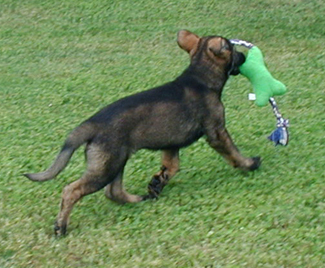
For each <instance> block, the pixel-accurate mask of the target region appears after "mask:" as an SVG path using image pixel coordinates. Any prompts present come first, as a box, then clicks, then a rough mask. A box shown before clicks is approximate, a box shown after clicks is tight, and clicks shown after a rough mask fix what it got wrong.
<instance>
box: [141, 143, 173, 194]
mask: <svg viewBox="0 0 325 268" xmlns="http://www.w3.org/2000/svg"><path fill="white" fill-rule="evenodd" d="M178 171H179V150H178V149H174V150H164V151H163V153H162V167H161V169H160V171H159V172H158V173H156V174H155V175H154V176H153V177H152V180H151V182H150V183H149V185H148V195H147V196H145V199H154V198H158V196H159V194H160V193H161V192H162V190H163V188H164V187H165V186H166V185H167V183H168V182H169V181H170V179H171V178H172V177H174V176H175V174H176V173H177V172H178Z"/></svg>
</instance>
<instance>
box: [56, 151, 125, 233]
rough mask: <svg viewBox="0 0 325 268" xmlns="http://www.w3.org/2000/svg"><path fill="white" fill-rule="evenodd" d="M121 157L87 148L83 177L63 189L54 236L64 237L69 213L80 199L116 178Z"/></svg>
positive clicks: (122, 161) (119, 170)
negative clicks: (85, 167)
mask: <svg viewBox="0 0 325 268" xmlns="http://www.w3.org/2000/svg"><path fill="white" fill-rule="evenodd" d="M125 162H126V160H125V158H124V157H122V156H120V157H119V156H114V157H113V156H112V155H111V154H110V153H107V152H105V151H103V150H101V149H100V148H99V147H95V146H88V148H87V163H88V167H87V170H86V172H85V173H84V175H83V176H82V177H81V178H80V179H79V180H77V181H74V182H72V183H71V184H69V185H67V186H66V187H65V188H64V189H63V193H62V201H61V209H60V212H59V214H58V216H57V220H56V223H55V226H54V231H55V234H56V235H65V234H66V230H67V225H68V222H69V217H70V213H71V211H72V209H73V206H74V204H75V203H77V202H78V201H79V200H80V199H81V198H82V197H84V196H86V195H88V194H91V193H94V192H97V191H99V190H100V189H102V188H104V187H105V186H106V185H107V184H109V183H110V182H111V181H113V180H114V178H116V176H117V174H119V173H120V172H121V170H123V168H124V164H125Z"/></svg>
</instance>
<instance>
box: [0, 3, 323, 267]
mask: <svg viewBox="0 0 325 268" xmlns="http://www.w3.org/2000/svg"><path fill="white" fill-rule="evenodd" d="M324 14H325V5H324V3H323V1H321V0H310V1H304V0H295V1H289V0H284V1H283V0H267V1H266V0H260V1H251V0H250V1H249V0H243V1H220V0H213V1H212V0H204V1H203V0H198V1H192V0H178V1H170V0H165V1H144V0H140V1H130V0H129V1H128V0H119V1H112V0H107V1H100V0H94V1H85V0H79V1H77V0H67V1H54V0H42V1H41V0H28V1H27V0H22V1H14V0H0V100H1V105H0V134H1V139H0V148H1V168H0V175H1V176H0V226H1V227H0V267H19V268H20V267H37V268H38V267H49V268H53V267H130V268H134V267H166V268H167V267H168V268H169V267H213V268H217V267H218V268H219V267H249V268H251V267H263V268H267V267H294V268H296V267H302V268H305V267H315V268H319V267H325V177H324V164H325V145H324V144H325V133H324V130H325V112H324V107H325V95H324V94H325V90H324V88H325V82H324V77H325V76H324V70H325V52H324V43H325V27H324V25H325V17H324ZM184 28H185V29H188V30H191V31H193V32H195V33H197V34H199V35H214V34H218V35H223V36H225V37H228V38H241V39H245V40H249V41H251V42H253V43H255V44H257V45H258V46H259V47H260V48H261V49H262V51H263V52H264V54H265V58H266V61H267V64H268V67H269V70H270V71H271V72H272V74H273V75H274V76H275V77H276V78H277V79H279V80H281V81H282V82H284V83H285V84H286V85H287V87H288V93H287V94H286V95H284V96H281V97H278V98H276V100H277V102H278V104H279V107H280V111H281V112H282V113H283V115H284V117H286V118H289V119H290V123H291V127H290V134H291V136H290V138H291V140H290V143H289V145H288V146H287V147H274V146H273V144H272V143H271V142H269V141H268V140H266V137H267V136H268V135H269V134H270V133H271V132H272V131H273V130H274V128H275V123H276V121H275V118H274V116H273V113H272V110H271V107H269V106H268V107H263V108H259V107H257V106H255V105H254V104H253V103H252V102H249V101H248V100H247V94H248V93H249V92H251V91H252V89H251V87H250V85H249V83H248V81H247V80H246V79H245V78H243V77H233V78H231V79H230V81H229V82H228V83H227V85H226V87H225V91H224V95H223V99H224V103H225V105H226V112H227V124H228V129H229V131H230V132H231V134H232V136H233V138H234V140H235V142H236V143H237V145H238V147H239V148H240V149H241V151H242V152H243V153H244V154H245V155H247V156H255V155H260V156H262V158H263V164H262V167H261V168H260V169H259V170H258V171H256V172H253V173H248V174H245V173H242V172H240V171H238V170H235V169H232V168H231V167H230V166H228V165H227V164H226V163H225V162H224V161H223V159H221V157H220V156H219V155H217V154H216V153H215V152H214V151H213V150H212V149H211V148H209V146H208V145H207V144H206V142H205V140H204V139H201V140H199V142H197V143H196V144H194V145H192V146H190V147H188V148H186V149H184V150H182V152H181V168H182V169H181V172H180V173H179V174H178V175H177V176H176V177H175V178H174V179H173V180H172V181H171V182H170V184H169V185H168V186H167V187H166V188H165V190H164V192H163V194H162V195H161V198H160V199H159V200H157V201H146V202H143V203H139V204H136V205H124V206H120V205H117V204H115V203H112V202H110V201H108V200H106V198H105V197H104V194H103V192H102V191H100V192H98V193H96V194H93V195H90V196H87V197H86V198H84V199H83V200H82V201H81V202H80V203H78V205H76V206H75V208H74V210H73V213H72V217H71V224H70V226H69V230H68V232H69V233H68V236H67V237H65V238H63V239H56V238H55V237H54V236H53V230H52V228H53V222H54V219H55V217H56V214H57V212H58V209H59V202H60V196H61V191H62V188H63V187H64V185H66V184H68V183H69V182H71V181H73V180H75V179H77V178H78V177H79V176H80V175H81V173H82V172H83V170H84V157H83V150H79V151H78V152H77V153H76V154H75V155H74V157H73V159H72V161H71V162H70V165H69V166H68V167H67V169H66V170H65V171H64V172H63V173H61V174H60V175H59V176H58V178H57V179H55V180H52V181H49V182H46V183H33V182H31V181H28V180H27V179H26V178H24V177H22V176H21V174H22V173H25V172H37V171H41V170H43V169H45V168H47V167H48V165H49V164H50V163H51V162H52V161H53V159H54V158H55V156H56V154H57V152H58V151H59V149H60V147H61V145H62V143H63V141H64V139H65V137H66V135H67V133H69V132H70V131H71V130H72V129H73V128H74V127H75V126H76V125H78V124H79V123H80V122H82V121H83V120H84V119H86V118H87V117H89V116H90V115H92V114H93V113H94V112H96V111H97V110H98V109H99V108H101V107H103V106H105V105H106V104H108V103H111V102H113V101H115V100H117V99H119V98H121V97H123V96H127V95H129V94H132V93H135V92H139V91H142V90H145V89H148V88H150V87H153V86H157V85H160V84H162V83H165V82H167V81H170V80H172V79H173V78H175V77H176V76H177V75H178V74H180V73H181V72H182V71H183V70H184V68H186V66H187V65H188V63H189V61H188V56H187V55H186V53H185V52H183V51H182V50H180V49H179V48H178V46H177V44H176V41H175V40H176V33H177V31H178V30H180V29H184ZM159 167H160V153H159V152H148V151H140V152H138V153H137V154H136V155H134V156H133V157H132V158H131V160H130V161H129V162H128V165H127V169H126V174H125V177H126V179H125V184H126V188H127V189H128V190H129V191H130V192H131V193H137V194H144V193H145V192H146V187H147V184H148V182H149V180H150V178H151V176H152V175H153V174H154V173H155V172H156V171H158V168H159Z"/></svg>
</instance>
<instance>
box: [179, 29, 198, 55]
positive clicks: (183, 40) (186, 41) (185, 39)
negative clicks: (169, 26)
mask: <svg viewBox="0 0 325 268" xmlns="http://www.w3.org/2000/svg"><path fill="white" fill-rule="evenodd" d="M199 40H200V37H198V36H197V35H196V34H194V33H192V32H190V31H187V30H180V31H179V32H178V34H177V43H178V45H179V46H180V48H182V49H184V50H185V51H187V52H188V53H189V54H190V55H193V54H194V52H195V51H196V48H197V45H198V43H199Z"/></svg>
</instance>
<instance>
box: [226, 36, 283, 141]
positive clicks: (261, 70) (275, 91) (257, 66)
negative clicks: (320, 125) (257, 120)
mask: <svg viewBox="0 0 325 268" xmlns="http://www.w3.org/2000/svg"><path fill="white" fill-rule="evenodd" d="M230 42H231V43H232V44H234V45H240V46H244V47H246V48H248V49H249V51H248V54H247V57H246V61H245V62H244V63H243V64H242V65H241V66H240V67H239V70H240V73H241V74H242V75H244V76H246V77H247V78H248V80H249V81H250V82H251V83H252V85H253V89H254V93H255V97H256V101H255V103H256V105H257V106H260V107H261V106H265V105H266V104H267V103H268V102H269V103H270V104H271V106H272V109H273V112H274V115H275V117H276V119H277V124H276V126H277V128H276V130H275V131H273V132H272V134H271V135H270V136H269V137H268V138H269V140H271V141H273V142H274V143H275V145H278V144H280V145H287V144H288V142H289V132H288V126H289V120H288V119H284V118H283V117H282V115H281V113H280V111H279V109H278V106H277V104H276V102H275V100H274V98H273V96H276V95H283V94H284V93H286V91H287V89H286V86H285V85H284V84H282V83H281V82H280V81H278V80H276V79H274V78H273V76H272V75H271V74H270V72H269V71H268V70H267V68H266V66H265V63H264V59H263V54H262V52H261V50H260V49H259V48H258V47H256V46H254V45H253V44H252V43H249V42H247V41H244V40H240V39H231V40H230Z"/></svg>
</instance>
